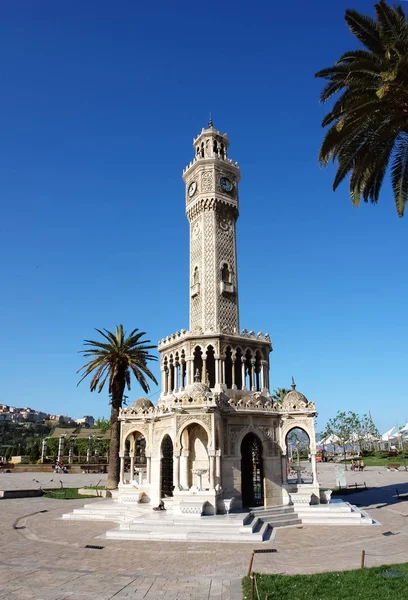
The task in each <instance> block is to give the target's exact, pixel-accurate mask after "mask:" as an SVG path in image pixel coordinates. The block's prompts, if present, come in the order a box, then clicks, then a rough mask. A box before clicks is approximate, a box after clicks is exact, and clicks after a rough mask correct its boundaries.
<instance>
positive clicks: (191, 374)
mask: <svg viewBox="0 0 408 600" xmlns="http://www.w3.org/2000/svg"><path fill="white" fill-rule="evenodd" d="M189 364H190V369H189V372H190V378H189V382H188V383H189V385H190V384H192V383H194V359H193V358H192V359H191V360H190V362H189Z"/></svg>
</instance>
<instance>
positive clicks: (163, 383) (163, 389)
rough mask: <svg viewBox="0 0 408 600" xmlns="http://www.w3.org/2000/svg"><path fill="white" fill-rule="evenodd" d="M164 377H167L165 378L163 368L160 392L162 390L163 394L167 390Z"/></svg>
mask: <svg viewBox="0 0 408 600" xmlns="http://www.w3.org/2000/svg"><path fill="white" fill-rule="evenodd" d="M166 379H167V378H166V371H165V370H164V369H163V371H162V392H163V394H165V393H166V391H167V390H166Z"/></svg>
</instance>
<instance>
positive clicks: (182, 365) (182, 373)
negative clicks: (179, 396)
mask: <svg viewBox="0 0 408 600" xmlns="http://www.w3.org/2000/svg"><path fill="white" fill-rule="evenodd" d="M185 371H186V363H185V361H184V360H182V361H181V363H180V390H184V376H185Z"/></svg>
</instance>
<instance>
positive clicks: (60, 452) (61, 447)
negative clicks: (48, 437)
mask: <svg viewBox="0 0 408 600" xmlns="http://www.w3.org/2000/svg"><path fill="white" fill-rule="evenodd" d="M64 442H65V438H64V436H63V435H62V436H61V437H60V439H59V441H58V462H60V461H61V460H62V458H63V456H64Z"/></svg>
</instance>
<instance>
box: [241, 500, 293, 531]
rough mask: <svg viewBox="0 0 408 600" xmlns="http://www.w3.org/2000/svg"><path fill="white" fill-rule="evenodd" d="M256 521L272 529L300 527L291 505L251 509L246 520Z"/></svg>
mask: <svg viewBox="0 0 408 600" xmlns="http://www.w3.org/2000/svg"><path fill="white" fill-rule="evenodd" d="M251 519H258V520H260V521H262V522H263V523H267V524H268V526H269V527H270V528H271V529H273V528H275V527H291V526H293V525H301V524H302V520H301V519H300V518H299V515H298V514H297V513H296V512H295V509H294V507H293V506H292V505H279V506H270V507H267V508H264V507H259V508H253V509H251V511H250V513H249V515H248V516H247V517H246V520H247V521H248V522H250V520H251Z"/></svg>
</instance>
